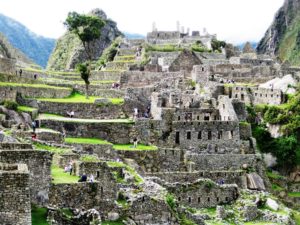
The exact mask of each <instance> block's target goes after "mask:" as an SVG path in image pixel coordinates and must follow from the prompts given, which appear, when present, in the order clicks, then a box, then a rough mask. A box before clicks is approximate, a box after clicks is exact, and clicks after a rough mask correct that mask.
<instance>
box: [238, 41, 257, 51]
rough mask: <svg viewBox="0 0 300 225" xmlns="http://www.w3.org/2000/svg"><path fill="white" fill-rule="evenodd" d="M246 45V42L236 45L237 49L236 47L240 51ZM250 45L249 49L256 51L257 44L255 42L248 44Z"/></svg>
mask: <svg viewBox="0 0 300 225" xmlns="http://www.w3.org/2000/svg"><path fill="white" fill-rule="evenodd" d="M246 43H248V42H244V43H241V44H238V45H237V47H238V48H239V49H240V50H243V48H244V46H245V45H246ZM250 44H251V47H252V48H254V49H256V47H257V44H258V43H257V42H250Z"/></svg>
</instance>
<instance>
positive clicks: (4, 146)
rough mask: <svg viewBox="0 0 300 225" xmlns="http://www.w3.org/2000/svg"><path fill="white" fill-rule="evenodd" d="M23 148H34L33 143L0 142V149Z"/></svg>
mask: <svg viewBox="0 0 300 225" xmlns="http://www.w3.org/2000/svg"><path fill="white" fill-rule="evenodd" d="M21 149H27V150H28V149H32V145H31V144H25V143H0V150H21Z"/></svg>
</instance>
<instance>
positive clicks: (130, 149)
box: [113, 144, 157, 151]
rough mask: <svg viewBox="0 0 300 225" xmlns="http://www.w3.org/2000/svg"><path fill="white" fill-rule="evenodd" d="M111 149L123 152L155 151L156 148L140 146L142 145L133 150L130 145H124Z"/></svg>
mask: <svg viewBox="0 0 300 225" xmlns="http://www.w3.org/2000/svg"><path fill="white" fill-rule="evenodd" d="M113 148H114V149H115V150H123V151H156V150H157V147H156V146H153V145H142V144H138V145H137V147H136V148H134V147H133V145H132V144H126V145H120V144H115V145H114V146H113Z"/></svg>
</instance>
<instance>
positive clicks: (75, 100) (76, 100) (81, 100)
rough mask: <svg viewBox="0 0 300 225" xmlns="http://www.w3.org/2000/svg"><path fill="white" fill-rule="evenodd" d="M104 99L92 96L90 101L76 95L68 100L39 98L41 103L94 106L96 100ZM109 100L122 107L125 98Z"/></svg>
mask: <svg viewBox="0 0 300 225" xmlns="http://www.w3.org/2000/svg"><path fill="white" fill-rule="evenodd" d="M99 98H102V97H97V96H90V97H89V98H88V99H86V97H85V96H84V95H81V94H78V93H75V94H72V95H71V96H69V97H67V98H37V100H39V101H46V102H60V103H89V104H92V103H94V101H95V100H96V99H99ZM109 100H110V101H111V102H112V104H114V105H121V104H123V103H124V99H123V98H109Z"/></svg>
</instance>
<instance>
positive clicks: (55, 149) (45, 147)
mask: <svg viewBox="0 0 300 225" xmlns="http://www.w3.org/2000/svg"><path fill="white" fill-rule="evenodd" d="M33 145H34V147H35V149H37V150H46V151H49V152H53V153H54V154H58V155H61V154H66V153H71V152H72V150H71V149H69V148H58V147H53V146H49V145H44V144H40V143H34V144H33Z"/></svg>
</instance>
